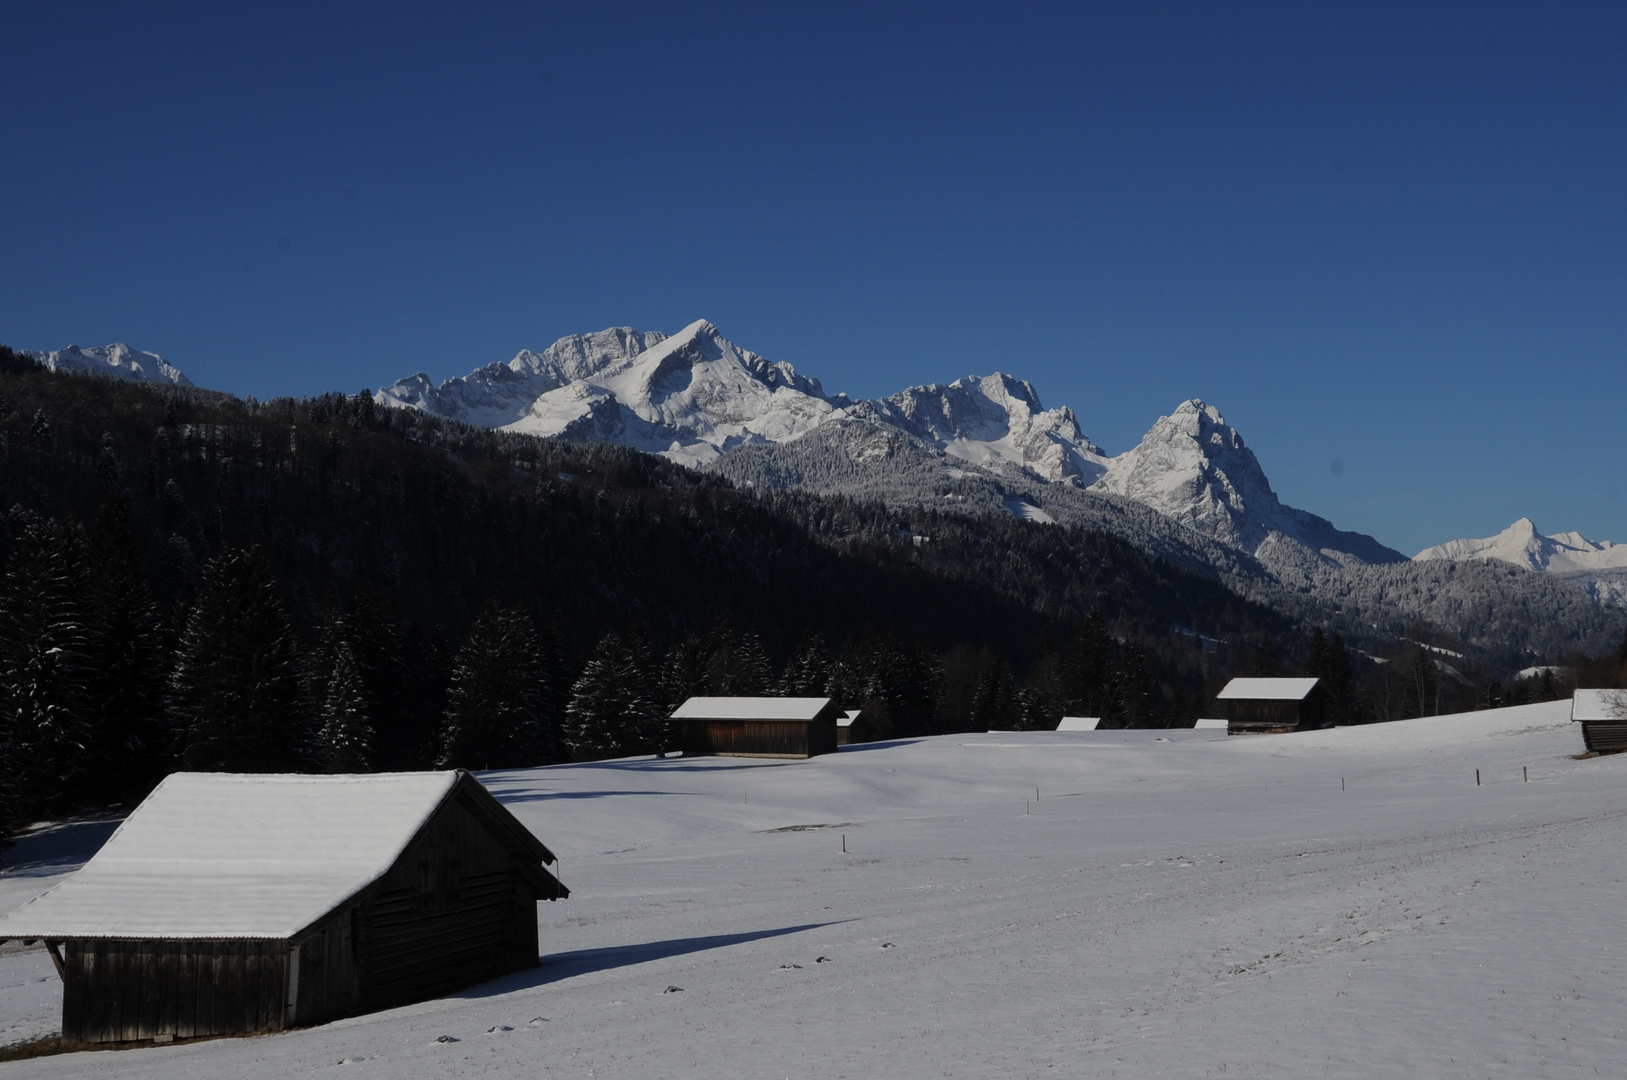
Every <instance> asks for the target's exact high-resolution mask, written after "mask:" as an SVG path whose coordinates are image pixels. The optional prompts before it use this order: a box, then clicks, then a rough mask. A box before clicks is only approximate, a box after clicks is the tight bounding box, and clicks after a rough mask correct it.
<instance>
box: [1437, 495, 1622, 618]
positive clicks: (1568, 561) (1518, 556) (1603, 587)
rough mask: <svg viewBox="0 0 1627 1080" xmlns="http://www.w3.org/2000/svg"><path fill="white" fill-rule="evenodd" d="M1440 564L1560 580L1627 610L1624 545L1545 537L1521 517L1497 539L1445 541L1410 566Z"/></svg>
mask: <svg viewBox="0 0 1627 1080" xmlns="http://www.w3.org/2000/svg"><path fill="white" fill-rule="evenodd" d="M1441 559H1480V560H1494V561H1498V562H1505V563H1512V564H1514V565H1515V566H1519V567H1523V568H1524V569H1526V570H1531V571H1534V572H1536V573H1539V574H1553V575H1555V576H1557V577H1562V578H1564V579H1565V580H1567V581H1569V582H1570V583H1571V584H1573V585H1575V586H1576V587H1577V588H1579V589H1581V590H1582V591H1584V592H1586V593H1587V594H1588V595H1589V596H1591V597H1593V599H1594V600H1595V601H1596V602H1598V603H1600V604H1608V605H1613V606H1620V607H1627V544H1616V543H1612V542H1610V541H1609V540H1589V539H1588V538H1587V537H1585V536H1583V535H1582V534H1581V533H1577V532H1566V533H1549V534H1547V535H1544V534H1543V533H1542V532H1540V531H1539V530H1538V529H1537V526H1536V523H1535V522H1533V521H1532V520H1531V519H1530V518H1523V517H1522V518H1521V519H1520V520H1518V521H1516V522H1515V523H1514V524H1512V525H1510V526H1509V527H1508V528H1506V529H1504V530H1503V531H1502V532H1500V533H1498V534H1497V535H1496V536H1487V537H1484V538H1482V539H1479V540H1449V541H1447V542H1446V543H1444V544H1436V545H1435V546H1434V547H1431V548H1425V549H1424V550H1422V551H1420V552H1419V553H1418V554H1416V555H1414V556H1413V561H1414V562H1434V561H1437V560H1441Z"/></svg>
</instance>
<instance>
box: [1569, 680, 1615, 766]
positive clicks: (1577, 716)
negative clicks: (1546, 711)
mask: <svg viewBox="0 0 1627 1080" xmlns="http://www.w3.org/2000/svg"><path fill="white" fill-rule="evenodd" d="M1571 719H1572V720H1573V721H1575V722H1576V723H1579V724H1581V725H1582V745H1583V746H1586V747H1587V748H1588V749H1589V750H1590V751H1592V752H1593V753H1596V754H1614V753H1617V752H1619V751H1622V750H1627V690H1578V691H1576V693H1575V694H1574V695H1572V697H1571Z"/></svg>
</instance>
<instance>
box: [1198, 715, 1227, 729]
mask: <svg viewBox="0 0 1627 1080" xmlns="http://www.w3.org/2000/svg"><path fill="white" fill-rule="evenodd" d="M1192 726H1193V728H1195V729H1197V730H1200V731H1211V730H1214V729H1216V728H1218V729H1220V730H1222V731H1224V730H1225V729H1226V726H1227V725H1226V721H1224V720H1217V719H1215V718H1214V717H1204V718H1203V719H1201V720H1198V721H1197V722H1196V723H1194V724H1193V725H1192Z"/></svg>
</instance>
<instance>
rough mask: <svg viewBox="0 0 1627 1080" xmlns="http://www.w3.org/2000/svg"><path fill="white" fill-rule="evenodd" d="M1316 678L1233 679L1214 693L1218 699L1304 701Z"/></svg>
mask: <svg viewBox="0 0 1627 1080" xmlns="http://www.w3.org/2000/svg"><path fill="white" fill-rule="evenodd" d="M1319 681H1320V680H1318V679H1233V680H1232V681H1231V682H1229V683H1227V684H1226V689H1224V690H1222V691H1221V692H1220V693H1218V694H1216V695H1215V699H1216V700H1218V701H1236V700H1238V699H1239V698H1246V699H1248V700H1249V701H1304V700H1305V695H1306V694H1309V693H1310V692H1311V688H1312V687H1314V686H1315V685H1316V684H1317V683H1318V682H1319Z"/></svg>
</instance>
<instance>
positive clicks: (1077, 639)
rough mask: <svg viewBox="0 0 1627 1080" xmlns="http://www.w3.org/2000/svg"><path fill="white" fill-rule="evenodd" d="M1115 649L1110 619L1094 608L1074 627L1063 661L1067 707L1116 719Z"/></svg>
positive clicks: (1072, 711)
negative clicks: (1108, 620) (1114, 694)
mask: <svg viewBox="0 0 1627 1080" xmlns="http://www.w3.org/2000/svg"><path fill="white" fill-rule="evenodd" d="M1113 652H1114V649H1113V639H1112V638H1111V637H1110V636H1108V633H1107V622H1106V620H1105V619H1103V618H1102V613H1101V612H1100V611H1099V610H1097V609H1096V608H1091V609H1090V613H1089V614H1088V615H1086V616H1085V617H1084V619H1083V620H1081V621H1080V623H1079V626H1078V627H1077V628H1076V629H1075V630H1074V633H1073V639H1072V640H1071V641H1070V642H1069V643H1068V654H1067V657H1066V658H1065V659H1064V661H1063V673H1064V679H1065V683H1064V686H1065V693H1066V694H1067V700H1066V706H1067V708H1068V709H1069V710H1070V712H1071V713H1073V714H1074V715H1079V716H1095V717H1100V718H1102V719H1104V720H1110V719H1112V717H1113V714H1114V703H1113Z"/></svg>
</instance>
